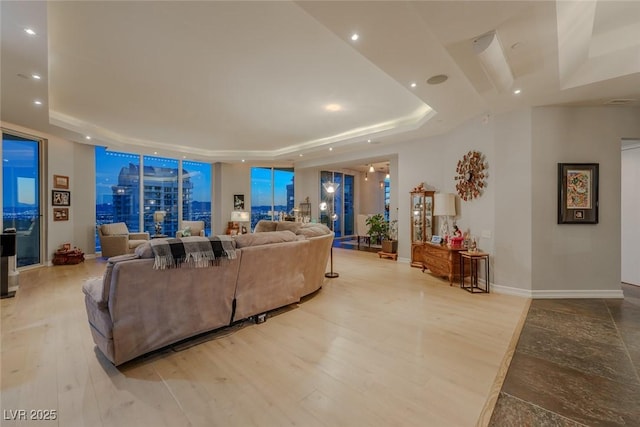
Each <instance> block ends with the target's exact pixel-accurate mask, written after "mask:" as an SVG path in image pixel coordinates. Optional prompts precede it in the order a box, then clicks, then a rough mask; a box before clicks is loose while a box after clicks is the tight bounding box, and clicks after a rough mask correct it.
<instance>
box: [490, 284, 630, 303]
mask: <svg viewBox="0 0 640 427" xmlns="http://www.w3.org/2000/svg"><path fill="white" fill-rule="evenodd" d="M480 282H481V283H482V282H483V281H482V280H480ZM491 292H496V293H499V294H507V295H515V296H519V297H525V298H531V299H561V298H562V299H590V298H592V299H622V298H624V294H623V293H622V289H620V290H613V289H593V290H586V289H579V290H571V289H558V290H554V289H545V290H539V291H536V290H531V289H519V288H513V287H510V286H503V285H494V284H491Z"/></svg>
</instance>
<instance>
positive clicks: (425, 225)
mask: <svg viewBox="0 0 640 427" xmlns="http://www.w3.org/2000/svg"><path fill="white" fill-rule="evenodd" d="M433 193H434V192H433V191H427V190H425V189H424V188H423V186H422V184H420V185H419V186H417V187H416V188H414V189H413V190H412V191H411V206H410V208H411V266H412V267H420V268H422V267H423V265H422V255H421V254H422V250H423V246H424V244H425V242H428V241H430V240H431V235H432V233H433Z"/></svg>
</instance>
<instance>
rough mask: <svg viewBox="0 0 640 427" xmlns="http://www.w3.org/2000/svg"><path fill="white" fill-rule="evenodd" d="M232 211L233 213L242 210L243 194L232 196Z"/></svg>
mask: <svg viewBox="0 0 640 427" xmlns="http://www.w3.org/2000/svg"><path fill="white" fill-rule="evenodd" d="M233 210H234V211H243V210H244V194H234V195H233Z"/></svg>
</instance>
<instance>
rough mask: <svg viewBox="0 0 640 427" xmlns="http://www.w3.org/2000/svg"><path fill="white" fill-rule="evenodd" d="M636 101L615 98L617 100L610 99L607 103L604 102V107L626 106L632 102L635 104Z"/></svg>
mask: <svg viewBox="0 0 640 427" xmlns="http://www.w3.org/2000/svg"><path fill="white" fill-rule="evenodd" d="M637 101H638V100H637V99H631V98H617V99H610V100H608V101H607V102H605V105H627V104H633V103H634V102H637Z"/></svg>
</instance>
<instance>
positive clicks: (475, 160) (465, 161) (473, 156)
mask: <svg viewBox="0 0 640 427" xmlns="http://www.w3.org/2000/svg"><path fill="white" fill-rule="evenodd" d="M486 169H487V166H486V163H485V161H484V155H483V154H482V153H480V152H478V151H469V152H468V153H467V154H465V155H464V156H462V159H460V160H458V166H457V167H456V174H457V175H456V177H455V179H456V181H457V182H456V190H457V191H458V195H459V196H460V198H461V199H462V200H465V201H468V200H473V199H474V198H476V197H480V196H481V195H482V191H483V189H484V187H486V184H485V181H484V179H485V178H486V177H487V174H486V172H485V171H486Z"/></svg>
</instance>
